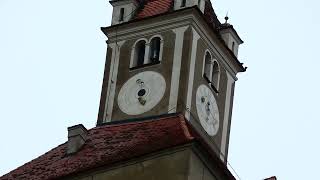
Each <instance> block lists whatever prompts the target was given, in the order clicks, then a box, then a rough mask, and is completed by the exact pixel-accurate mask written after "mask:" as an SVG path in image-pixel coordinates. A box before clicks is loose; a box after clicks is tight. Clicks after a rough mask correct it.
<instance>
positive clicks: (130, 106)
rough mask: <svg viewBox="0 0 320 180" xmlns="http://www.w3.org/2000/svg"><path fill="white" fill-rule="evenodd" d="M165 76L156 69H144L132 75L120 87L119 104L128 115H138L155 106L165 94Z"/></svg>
mask: <svg viewBox="0 0 320 180" xmlns="http://www.w3.org/2000/svg"><path fill="white" fill-rule="evenodd" d="M165 89H166V82H165V79H164V77H163V76H162V75H161V74H159V73H157V72H154V71H144V72H141V73H138V74H136V75H134V76H133V77H131V78H130V79H129V80H128V81H127V82H126V83H125V84H124V85H123V86H122V88H121V89H120V92H119V94H118V106H119V108H120V110H121V111H122V112H124V113H125V114H128V115H138V114H142V113H145V112H147V111H149V110H151V109H152V108H154V107H155V106H156V105H157V104H158V103H159V102H160V101H161V99H162V97H163V96H164V92H165Z"/></svg>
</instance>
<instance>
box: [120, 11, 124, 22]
mask: <svg viewBox="0 0 320 180" xmlns="http://www.w3.org/2000/svg"><path fill="white" fill-rule="evenodd" d="M123 16H124V8H121V9H120V16H119V21H123Z"/></svg>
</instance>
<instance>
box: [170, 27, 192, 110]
mask: <svg viewBox="0 0 320 180" xmlns="http://www.w3.org/2000/svg"><path fill="white" fill-rule="evenodd" d="M187 28H188V26H184V27H179V28H176V29H173V30H172V31H173V32H174V33H176V39H175V45H174V56H173V65H172V75H171V86H170V97H169V107H168V113H175V112H176V110H177V101H178V92H179V79H180V70H181V61H182V51H183V50H182V48H183V38H184V32H185V31H186V30H187Z"/></svg>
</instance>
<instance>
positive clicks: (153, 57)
mask: <svg viewBox="0 0 320 180" xmlns="http://www.w3.org/2000/svg"><path fill="white" fill-rule="evenodd" d="M160 44H161V39H160V37H154V38H152V39H151V42H150V53H149V59H150V63H155V62H159V60H160V59H159V58H160V53H162V52H160Z"/></svg>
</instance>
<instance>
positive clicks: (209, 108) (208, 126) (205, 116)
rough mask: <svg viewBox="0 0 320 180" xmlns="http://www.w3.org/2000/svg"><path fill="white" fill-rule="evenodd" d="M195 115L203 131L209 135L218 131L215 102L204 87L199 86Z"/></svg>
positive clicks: (217, 115) (217, 113) (217, 111)
mask: <svg viewBox="0 0 320 180" xmlns="http://www.w3.org/2000/svg"><path fill="white" fill-rule="evenodd" d="M196 104H197V113H198V117H199V120H200V123H201V125H202V127H203V128H204V130H205V131H206V132H207V133H208V134H209V135H210V136H214V135H216V134H217V132H218V129H219V110H218V105H217V102H216V100H215V98H214V96H213V94H212V92H211V90H210V89H209V88H208V87H207V86H206V85H200V86H199V87H198V90H197V95H196Z"/></svg>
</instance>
